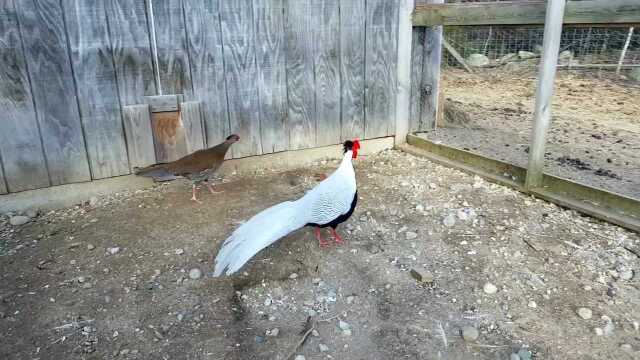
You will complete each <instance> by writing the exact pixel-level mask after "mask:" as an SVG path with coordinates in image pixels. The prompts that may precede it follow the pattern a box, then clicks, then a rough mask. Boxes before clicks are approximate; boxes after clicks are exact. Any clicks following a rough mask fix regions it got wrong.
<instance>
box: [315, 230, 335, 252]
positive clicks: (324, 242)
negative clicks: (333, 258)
mask: <svg viewBox="0 0 640 360" xmlns="http://www.w3.org/2000/svg"><path fill="white" fill-rule="evenodd" d="M316 239H318V244H320V247H321V248H325V247H329V246H330V245H331V243H330V242H329V241H327V240H325V239H323V238H322V236H321V235H320V228H319V227H317V228H316Z"/></svg>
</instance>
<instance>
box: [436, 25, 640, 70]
mask: <svg viewBox="0 0 640 360" xmlns="http://www.w3.org/2000/svg"><path fill="white" fill-rule="evenodd" d="M630 30H631V29H630V28H629V27H592V26H589V27H585V26H565V27H564V28H563V32H562V40H561V44H560V48H561V51H562V52H563V53H562V55H561V56H560V65H565V66H569V67H571V66H574V67H581V66H583V67H598V66H601V67H603V68H606V67H616V66H617V65H618V62H619V61H620V59H621V57H622V56H621V55H622V52H623V49H625V44H627V43H628V45H627V50H626V52H625V56H624V58H623V59H622V65H623V66H624V67H634V66H640V28H638V29H635V31H633V30H631V31H630ZM543 35H544V27H543V26H448V27H445V29H444V37H445V40H446V41H447V42H448V43H449V44H450V45H451V47H453V48H454V49H455V50H456V51H457V52H458V53H460V55H461V56H462V57H463V58H464V59H470V61H471V62H473V61H474V58H475V59H479V60H480V61H484V64H483V65H492V64H493V65H503V64H505V63H507V62H511V61H518V60H527V59H534V58H536V57H538V55H539V54H540V52H541V50H542V40H543ZM479 55H480V56H479ZM484 57H486V58H484ZM525 64H531V65H535V61H529V62H525ZM443 65H445V66H460V64H459V62H458V61H457V60H456V59H455V57H454V55H453V54H452V53H451V52H450V51H447V50H445V51H444V52H443Z"/></svg>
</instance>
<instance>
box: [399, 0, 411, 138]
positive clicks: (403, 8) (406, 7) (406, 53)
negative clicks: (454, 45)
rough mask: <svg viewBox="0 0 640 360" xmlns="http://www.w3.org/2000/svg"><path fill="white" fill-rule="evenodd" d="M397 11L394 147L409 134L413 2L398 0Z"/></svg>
mask: <svg viewBox="0 0 640 360" xmlns="http://www.w3.org/2000/svg"><path fill="white" fill-rule="evenodd" d="M399 3H400V10H399V11H398V16H399V20H398V61H397V72H398V74H397V77H398V84H397V89H396V126H395V128H396V131H395V145H396V146H398V145H402V144H404V143H406V142H407V135H408V134H409V121H410V119H409V108H410V99H411V41H412V34H413V31H412V29H413V25H412V21H411V14H412V13H413V8H414V0H400V2H399Z"/></svg>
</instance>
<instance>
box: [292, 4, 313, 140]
mask: <svg viewBox="0 0 640 360" xmlns="http://www.w3.org/2000/svg"><path fill="white" fill-rule="evenodd" d="M286 14H287V15H286V18H287V22H286V49H287V51H286V58H287V98H288V111H287V113H288V120H289V123H288V126H289V144H290V145H289V147H290V149H291V150H297V149H304V148H309V147H314V146H315V145H316V105H315V81H314V66H313V40H314V37H313V29H312V27H311V26H309V24H312V23H313V18H314V16H316V13H315V11H314V10H313V7H312V6H311V4H310V1H288V2H287V9H286Z"/></svg>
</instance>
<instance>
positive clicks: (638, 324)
mask: <svg viewBox="0 0 640 360" xmlns="http://www.w3.org/2000/svg"><path fill="white" fill-rule="evenodd" d="M632 325H633V330H635V331H640V322H639V321H635V320H634V321H633V323H632Z"/></svg>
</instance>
